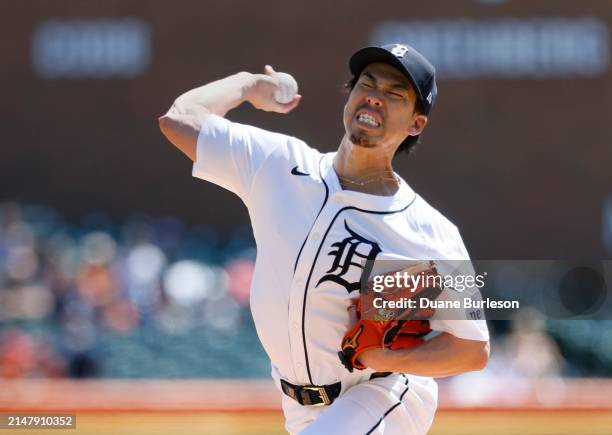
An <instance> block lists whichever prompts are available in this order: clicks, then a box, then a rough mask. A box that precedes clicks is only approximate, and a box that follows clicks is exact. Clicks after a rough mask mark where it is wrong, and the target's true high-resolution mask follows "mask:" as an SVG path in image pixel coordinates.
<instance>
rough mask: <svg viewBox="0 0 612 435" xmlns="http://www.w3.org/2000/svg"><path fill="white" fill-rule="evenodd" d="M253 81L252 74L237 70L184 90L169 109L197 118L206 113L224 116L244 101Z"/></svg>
mask: <svg viewBox="0 0 612 435" xmlns="http://www.w3.org/2000/svg"><path fill="white" fill-rule="evenodd" d="M254 83H255V78H254V76H253V74H251V73H248V72H239V73H237V74H234V75H231V76H229V77H225V78H223V79H220V80H216V81H214V82H211V83H208V84H206V85H204V86H200V87H199V88H195V89H192V90H190V91H187V92H185V93H184V94H182V95H181V96H180V97H178V98H177V99H176V100H175V101H174V104H173V108H172V109H171V111H176V112H177V113H179V114H182V115H193V116H196V117H198V118H199V117H201V116H202V117H203V116H205V115H206V114H207V113H214V114H215V115H219V116H225V114H226V113H227V112H229V111H230V110H231V109H233V108H235V107H237V106H239V105H240V104H242V103H243V102H245V101H246V95H247V91H248V89H250V88H251V87H252V86H253V85H254Z"/></svg>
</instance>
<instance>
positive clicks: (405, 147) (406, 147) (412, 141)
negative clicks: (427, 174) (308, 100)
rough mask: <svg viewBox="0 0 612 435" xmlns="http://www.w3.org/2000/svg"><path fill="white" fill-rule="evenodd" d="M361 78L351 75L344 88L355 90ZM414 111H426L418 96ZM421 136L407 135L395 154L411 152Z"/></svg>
mask: <svg viewBox="0 0 612 435" xmlns="http://www.w3.org/2000/svg"><path fill="white" fill-rule="evenodd" d="M358 80H359V77H357V76H353V77H351V78H350V79H349V80H347V81H346V83H344V89H345V90H347V91H349V93H350V92H351V91H352V90H353V88H354V87H355V85H356V84H357V81H358ZM414 111H415V112H417V113H425V111H424V110H423V104H422V103H421V100H419V99H418V98H417V100H416V102H415V106H414ZM419 143H420V142H419V136H418V135H417V136H408V137H406V139H404V141H403V142H402V143H401V144H400V146H399V147H398V148H397V151H396V152H395V155H397V154H399V153H401V152H406V154H410V153H411V152H412V151H414V150H415V148H416V146H417V145H418V144H419Z"/></svg>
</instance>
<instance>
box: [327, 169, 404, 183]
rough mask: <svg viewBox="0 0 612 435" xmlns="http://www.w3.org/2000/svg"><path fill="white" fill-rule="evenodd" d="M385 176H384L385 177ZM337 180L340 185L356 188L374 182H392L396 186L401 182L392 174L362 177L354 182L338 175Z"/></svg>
mask: <svg viewBox="0 0 612 435" xmlns="http://www.w3.org/2000/svg"><path fill="white" fill-rule="evenodd" d="M385 175H386V176H385ZM338 179H339V180H340V183H341V184H353V185H356V186H365V185H367V184H370V183H373V182H375V181H394V182H395V183H396V184H397V185H398V186H399V185H400V184H401V181H400V179H399V177H398V176H397V175H395V174H394V173H393V172H388V173H386V174H385V173H383V174H378V175H368V174H366V175H364V176H363V177H360V178H358V179H356V180H350V179H348V178H345V177H342V176H340V175H338Z"/></svg>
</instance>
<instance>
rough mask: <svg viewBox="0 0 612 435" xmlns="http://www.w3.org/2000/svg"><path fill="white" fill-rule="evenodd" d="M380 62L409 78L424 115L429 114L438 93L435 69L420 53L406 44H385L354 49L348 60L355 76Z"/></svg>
mask: <svg viewBox="0 0 612 435" xmlns="http://www.w3.org/2000/svg"><path fill="white" fill-rule="evenodd" d="M375 62H381V63H386V64H388V65H391V66H394V67H395V68H397V69H399V70H400V71H402V72H403V73H404V74H405V75H406V77H408V78H409V79H410V81H411V82H412V85H413V86H414V90H415V91H416V93H417V97H418V98H419V101H420V102H421V105H422V106H423V111H424V112H425V115H429V112H430V110H431V107H432V106H433V103H434V101H435V99H436V95H437V94H438V88H437V86H436V69H435V68H434V66H433V65H432V64H431V63H430V62H429V61H428V60H427V59H425V56H423V55H422V54H421V53H419V52H418V51H416V50H415V49H414V48H412V47H411V46H409V45H406V44H386V45H383V46H381V47H365V48H362V49H361V50H358V51H356V52H355V53H354V54H353V55H352V56H351V59H350V61H349V67H350V69H351V72H352V73H353V74H354V75H355V77H359V75H360V74H361V72H362V71H363V69H364V68H365V67H366V66H368V65H369V64H371V63H375Z"/></svg>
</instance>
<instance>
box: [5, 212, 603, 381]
mask: <svg viewBox="0 0 612 435" xmlns="http://www.w3.org/2000/svg"><path fill="white" fill-rule="evenodd" d="M254 259H255V247H254V241H253V239H252V236H251V233H250V230H249V229H248V228H245V229H239V230H237V231H236V232H235V233H233V234H229V235H227V236H226V237H225V238H221V237H220V235H219V234H217V233H216V232H215V231H213V230H211V229H210V228H207V227H195V228H186V227H185V225H184V224H183V223H182V222H181V221H180V220H179V219H176V218H173V217H150V216H145V215H134V216H131V217H129V218H127V219H125V220H124V221H123V222H121V223H117V222H113V221H112V220H111V219H110V218H109V217H107V216H105V215H103V214H93V215H89V216H87V217H86V218H84V219H82V220H80V221H79V222H77V223H75V222H68V221H66V220H65V219H64V218H62V216H60V215H59V214H58V213H56V212H55V211H54V210H52V209H49V208H47V207H42V206H31V205H23V204H16V203H0V378H20V377H74V378H81V377H115V378H121V377H267V376H269V362H268V359H267V357H266V356H265V354H264V352H263V350H262V348H261V346H260V344H259V341H258V339H257V336H256V333H255V328H254V326H253V323H252V319H251V316H250V313H249V310H248V303H249V286H250V281H251V276H252V272H253V266H254ZM491 323H492V324H491V325H490V326H491V329H492V332H493V338H494V339H493V344H492V349H493V353H492V359H491V364H490V365H489V368H488V369H487V370H488V371H489V373H490V374H491V375H492V376H498V375H499V374H500V373H503V374H505V375H508V374H511V375H512V377H513V378H521V377H523V378H534V377H535V378H542V377H552V378H554V377H558V376H565V375H569V376H589V375H598V376H601V375H604V376H605V375H608V376H609V375H612V335H611V334H612V332H611V331H612V329H611V328H610V326H612V325H611V324H610V323H609V322H607V323H606V324H602V323H598V322H583V321H567V322H558V323H552V322H547V321H545V320H544V319H541V318H538V317H537V316H531V317H529V318H527V319H526V318H522V319H515V321H507V322H491Z"/></svg>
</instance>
